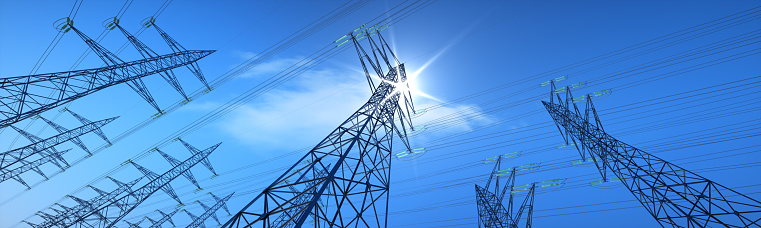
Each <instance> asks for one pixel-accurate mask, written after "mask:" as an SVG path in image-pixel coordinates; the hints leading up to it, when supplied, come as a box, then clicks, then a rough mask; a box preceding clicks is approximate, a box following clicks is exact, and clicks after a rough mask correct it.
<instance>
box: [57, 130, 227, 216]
mask: <svg viewBox="0 0 761 228" xmlns="http://www.w3.org/2000/svg"><path fill="white" fill-rule="evenodd" d="M218 146H219V144H216V145H214V146H211V147H209V148H207V149H204V150H202V151H200V152H198V153H196V154H193V156H191V157H190V158H188V159H186V160H185V161H183V162H182V163H180V164H178V165H176V166H173V167H172V168H171V169H169V171H166V172H165V173H164V174H161V175H157V176H153V175H147V176H148V178H151V179H150V180H149V182H148V183H146V184H145V185H143V186H142V187H140V188H138V189H136V190H134V191H130V192H128V193H126V194H123V195H119V196H115V197H111V198H108V199H105V200H103V201H100V202H99V203H98V204H93V205H92V206H90V207H88V209H87V210H82V211H79V212H77V213H74V214H72V215H70V216H68V217H66V218H64V219H63V220H62V221H60V222H59V223H58V224H57V225H58V226H59V227H113V226H114V225H115V224H116V223H117V222H119V221H120V220H121V219H123V218H124V216H126V215H127V214H128V213H129V212H131V211H132V210H134V209H135V208H136V207H137V206H139V205H140V204H141V203H142V202H144V201H145V200H146V199H147V198H148V197H150V196H151V195H153V193H155V192H157V191H159V190H165V191H166V186H168V184H169V182H171V181H172V180H174V179H175V178H177V177H179V176H180V175H182V173H184V172H188V170H189V169H190V168H191V167H193V166H195V165H196V164H198V163H199V162H201V160H203V159H204V158H206V157H208V156H209V155H210V154H211V153H212V152H214V150H215V149H217V147H218ZM128 162H129V163H132V164H133V165H134V164H135V163H134V162H132V161H128ZM136 167H137V166H136Z"/></svg>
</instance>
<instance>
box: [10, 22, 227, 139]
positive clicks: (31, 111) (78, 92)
mask: <svg viewBox="0 0 761 228" xmlns="http://www.w3.org/2000/svg"><path fill="white" fill-rule="evenodd" d="M67 20H68V19H67ZM71 23H72V24H73V22H71ZM68 24H69V23H67V24H66V25H65V26H66V27H61V28H62V29H64V31H66V32H68V30H71V29H72V28H70V27H69V26H68ZM75 31H76V30H75ZM82 35H84V34H82ZM89 40H90V41H92V39H89ZM88 44H90V46H91V47H97V48H102V47H100V45H97V43H95V42H94V41H92V43H88ZM105 51H107V50H105V49H104V48H103V49H102V50H100V51H96V53H98V54H99V55H102V54H103V53H105ZM211 53H214V51H181V52H175V53H171V54H166V55H161V56H157V57H154V58H148V59H141V60H136V61H131V62H123V61H121V62H118V63H114V64H109V65H108V66H106V67H101V68H95V69H86V70H76V71H66V72H57V73H46V74H35V75H26V76H16V77H8V78H0V104H2V105H0V115H2V120H0V128H3V127H6V126H8V125H11V124H13V123H16V122H19V121H22V120H24V119H27V118H29V117H33V116H36V115H38V114H40V113H42V112H44V111H47V110H50V109H53V108H56V107H58V106H61V105H63V104H65V103H68V102H71V101H73V100H76V99H78V98H80V97H84V96H86V95H89V94H91V93H94V92H96V91H99V90H102V89H105V88H108V87H110V86H113V85H117V84H121V83H127V84H129V85H130V86H133V87H134V86H139V85H138V84H135V83H133V82H134V81H136V80H138V79H140V78H142V77H145V76H148V75H152V74H156V73H159V72H164V71H166V70H169V69H174V68H177V67H181V66H185V65H188V64H190V63H193V62H196V61H198V60H199V59H201V58H203V57H206V56H208V55H210V54H211ZM111 55H113V54H111ZM134 88H136V89H137V87H134Z"/></svg>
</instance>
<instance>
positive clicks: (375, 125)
mask: <svg viewBox="0 0 761 228" xmlns="http://www.w3.org/2000/svg"><path fill="white" fill-rule="evenodd" d="M376 34H377V36H376V37H377V38H378V41H377V42H376V41H374V40H372V39H370V38H369V37H370V36H372V35H375V34H370V33H369V32H366V33H365V34H364V35H365V36H367V37H368V39H367V40H368V42H369V45H370V46H369V49H370V50H371V54H372V55H368V54H367V52H366V51H365V49H364V48H363V47H362V46H360V45H359V43H358V39H357V38H356V37H355V36H354V35H353V34H351V33H350V34H349V35H350V36H351V40H352V41H353V42H354V44H355V48H356V50H357V54H358V55H359V58H360V62H361V63H362V65H363V67H364V70H365V76H366V77H367V80H368V83H370V85H371V90H372V92H373V94H372V96H371V97H370V99H369V101H368V102H367V103H365V104H364V105H363V106H362V107H361V108H359V110H358V111H356V112H355V113H354V114H352V115H351V116H350V117H349V118H348V119H346V121H344V122H343V123H342V124H341V125H340V126H339V127H338V128H336V129H335V130H333V132H331V133H330V134H329V135H328V136H327V137H326V138H325V139H323V140H322V141H321V142H320V143H319V144H317V146H315V147H314V148H313V149H312V150H310V151H309V152H308V153H307V154H306V155H304V156H303V157H302V158H301V159H299V160H298V161H297V162H296V163H295V164H294V165H293V166H291V167H290V168H289V169H288V170H287V171H286V173H284V174H282V175H281V176H280V177H278V178H277V179H276V180H275V181H274V182H273V183H272V184H271V185H269V186H268V187H266V188H265V189H264V190H263V191H262V192H261V193H260V194H258V195H257V196H256V197H255V198H254V199H253V200H252V201H251V202H250V203H248V204H247V205H246V206H245V207H244V208H243V209H242V210H241V211H240V212H238V213H236V214H235V215H234V216H233V217H232V218H231V219H230V220H229V221H228V222H227V223H225V224H224V225H223V227H251V226H256V227H301V226H302V225H304V223H305V222H306V221H307V219H308V218H311V219H312V220H314V223H313V225H314V226H315V227H387V217H386V215H387V214H388V193H389V187H390V186H389V182H390V177H391V151H393V150H392V149H393V148H392V145H393V144H392V141H393V138H394V136H395V134H396V136H400V137H399V138H401V140H402V142H404V144H405V146H406V148H407V149H408V150H409V149H410V147H409V143H408V141H407V139H406V128H405V127H404V125H405V124H409V119H408V116H409V115H407V114H408V113H410V108H412V109H413V110H414V107H411V106H412V100H411V97H410V96H409V95H410V94H409V92H408V88H409V87H408V85H407V76H406V73H405V70H404V65H403V64H401V63H400V62H399V60H398V59H397V58H396V56H395V55H394V53H393V52H392V51H391V50H392V49H391V48H390V46H389V45H388V43H386V41H385V40H384V39H383V37H382V36H381V35H380V33H377V32H376ZM367 65H370V66H371V68H372V70H373V73H374V74H375V76H377V77H378V79H380V83H379V85H378V86H377V87H373V84H372V82H373V78H372V77H371V74H370V72H368V70H367V69H368V68H367V67H366V66H367ZM404 109H406V110H404ZM397 116H398V118H399V121H400V124H401V125H402V127H397V124H396V123H395V117H397ZM405 121H407V122H406V123H405ZM320 202H325V203H324V205H318V204H320ZM310 226H311V225H310Z"/></svg>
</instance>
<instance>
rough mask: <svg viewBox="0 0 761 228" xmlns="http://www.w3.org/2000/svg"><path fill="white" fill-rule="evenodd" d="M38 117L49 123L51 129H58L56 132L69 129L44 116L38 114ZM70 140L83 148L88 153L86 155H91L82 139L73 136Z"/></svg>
mask: <svg viewBox="0 0 761 228" xmlns="http://www.w3.org/2000/svg"><path fill="white" fill-rule="evenodd" d="M40 119H42V120H43V121H45V123H47V124H48V125H50V126H51V127H53V129H55V130H56V131H58V133H59V134H60V133H64V132H67V131H69V129H66V128H65V127H63V126H61V125H58V124H57V123H54V122H53V121H50V120H48V119H45V117H42V116H40ZM71 142H72V143H74V145H77V146H78V147H79V148H82V150H84V151H85V152H87V154H88V155H92V153H91V152H90V150H89V149H87V147H86V146H85V144H84V143H83V142H82V140H80V139H79V137H74V138H71Z"/></svg>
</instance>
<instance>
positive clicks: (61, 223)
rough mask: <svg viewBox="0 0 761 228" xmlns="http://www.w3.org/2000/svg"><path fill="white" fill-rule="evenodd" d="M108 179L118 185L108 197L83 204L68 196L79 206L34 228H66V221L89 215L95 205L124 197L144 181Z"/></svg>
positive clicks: (93, 199)
mask: <svg viewBox="0 0 761 228" xmlns="http://www.w3.org/2000/svg"><path fill="white" fill-rule="evenodd" d="M107 178H108V179H110V180H111V181H113V182H114V183H116V185H117V186H118V187H117V188H116V189H114V190H113V191H111V192H109V193H108V194H106V195H98V196H96V197H93V198H92V199H90V200H89V201H84V202H86V203H83V202H82V201H83V200H78V198H76V197H74V196H71V195H67V197H69V198H72V199H74V200H75V201H77V203H79V204H78V205H77V206H74V207H65V209H66V210H65V211H63V212H62V213H59V214H58V215H56V216H55V218H53V219H50V220H46V221H44V222H42V223H40V224H38V225H34V227H44V228H49V227H54V226H58V227H66V226H65V224H66V223H65V222H66V221H65V220H66V219H69V218H72V217H74V216H77V215H79V214H83V213H87V212H88V211H90V210H92V209H93V205H101V204H104V203H106V202H108V201H109V200H112V199H113V198H116V197H118V196H120V195H122V194H124V193H129V192H131V191H132V187H133V186H135V184H137V182H139V181H140V180H142V177H141V178H138V179H136V180H133V181H131V182H128V183H122V182H121V181H118V180H116V179H114V178H111V177H108V176H107ZM62 207H63V206H62ZM97 215H98V216H100V214H97Z"/></svg>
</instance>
